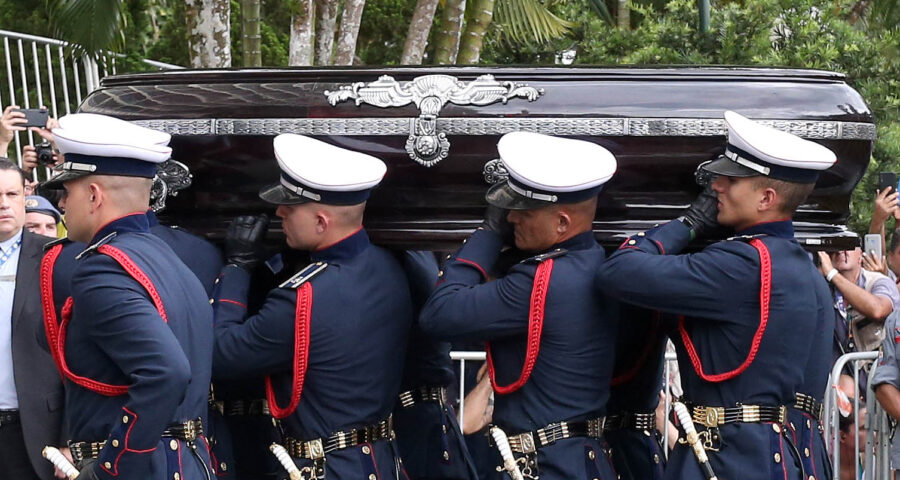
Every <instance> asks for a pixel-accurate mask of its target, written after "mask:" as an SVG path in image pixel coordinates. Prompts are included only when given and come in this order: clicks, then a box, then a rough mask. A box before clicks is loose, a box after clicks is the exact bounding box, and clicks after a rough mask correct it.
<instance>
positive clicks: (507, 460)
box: [491, 427, 524, 480]
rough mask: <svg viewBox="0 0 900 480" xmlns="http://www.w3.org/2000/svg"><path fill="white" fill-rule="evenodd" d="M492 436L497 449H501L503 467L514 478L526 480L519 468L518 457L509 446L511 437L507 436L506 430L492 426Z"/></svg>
mask: <svg viewBox="0 0 900 480" xmlns="http://www.w3.org/2000/svg"><path fill="white" fill-rule="evenodd" d="M491 437H493V438H494V443H495V444H496V445H497V450H500V458H502V459H503V469H504V470H506V473H508V474H509V476H510V478H512V480H524V479H523V477H522V471H521V470H519V465H518V464H517V463H516V457H514V456H513V454H512V448H510V447H509V438H507V436H506V432H504V431H503V430H501V429H500V428H499V427H491Z"/></svg>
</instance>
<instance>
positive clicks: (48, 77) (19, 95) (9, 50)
mask: <svg viewBox="0 0 900 480" xmlns="http://www.w3.org/2000/svg"><path fill="white" fill-rule="evenodd" d="M0 39H2V40H3V42H2V44H0V59H2V61H4V62H5V63H4V65H3V67H4V68H3V71H4V72H5V73H6V85H0V111H2V110H3V109H4V108H6V106H7V105H18V106H20V107H21V108H40V107H43V106H46V107H47V108H48V109H49V111H50V115H51V116H53V117H54V118H59V116H60V115H66V114H68V113H72V112H73V111H75V110H76V109H77V108H78V105H79V104H80V103H81V101H82V99H83V98H84V97H86V96H87V95H88V94H90V93H91V92H92V91H94V90H95V89H96V88H99V86H100V79H102V78H103V77H105V76H106V75H107V74H115V73H116V70H117V68H116V64H117V61H118V60H121V59H122V58H124V56H123V55H119V54H112V53H110V54H107V55H105V57H104V58H103V59H102V61H100V62H97V61H95V60H94V59H91V58H87V57H80V58H76V57H74V56H72V55H71V54H70V53H69V49H68V48H67V47H68V44H67V43H66V42H63V41H60V40H54V39H52V38H44V37H38V36H34V35H28V34H23V33H16V32H10V31H6V30H0ZM142 62H143V63H144V64H146V65H147V66H148V67H150V68H156V69H178V68H182V67H179V66H177V65H170V64H167V63H162V62H155V61H152V60H142ZM35 141H40V140H39V139H37V140H36V136H35V135H34V134H33V133H31V132H19V133H18V134H16V136H15V140H14V143H15V150H16V153H15V154H16V160H17V161H18V163H19V165H21V164H22V147H23V146H24V145H34V143H35ZM5 153H6V152H0V156H2V155H3V154H5Z"/></svg>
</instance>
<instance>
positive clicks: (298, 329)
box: [266, 282, 313, 419]
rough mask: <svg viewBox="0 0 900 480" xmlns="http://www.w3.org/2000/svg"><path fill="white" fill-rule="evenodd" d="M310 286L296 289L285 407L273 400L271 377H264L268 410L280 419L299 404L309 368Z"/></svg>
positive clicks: (306, 284)
mask: <svg viewBox="0 0 900 480" xmlns="http://www.w3.org/2000/svg"><path fill="white" fill-rule="evenodd" d="M312 301H313V291H312V284H311V283H309V282H307V283H304V284H303V285H301V286H300V288H298V289H297V308H296V312H295V317H294V369H293V370H294V372H293V373H294V374H293V380H292V382H291V401H290V403H288V406H287V407H284V408H282V407H279V406H278V401H277V400H276V399H275V390H274V389H273V388H272V377H271V376H269V375H267V376H266V399H267V400H268V401H269V409H270V410H271V411H272V416H273V417H275V418H277V419H282V418H285V417H287V416H288V415H290V414H292V413H294V411H295V410H297V405H299V404H300V397H301V396H302V395H303V381H304V380H305V379H306V369H307V367H308V366H309V363H308V360H309V341H310V338H309V333H310V321H311V320H312Z"/></svg>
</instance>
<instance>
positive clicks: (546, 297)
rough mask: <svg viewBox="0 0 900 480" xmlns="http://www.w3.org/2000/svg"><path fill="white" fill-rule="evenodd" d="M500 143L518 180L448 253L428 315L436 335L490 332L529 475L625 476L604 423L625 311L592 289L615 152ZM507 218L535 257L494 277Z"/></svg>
mask: <svg viewBox="0 0 900 480" xmlns="http://www.w3.org/2000/svg"><path fill="white" fill-rule="evenodd" d="M497 148H498V150H499V153H500V158H501V160H502V162H503V164H504V166H505V167H506V168H507V170H508V171H509V178H508V179H507V180H503V181H501V182H500V183H498V184H495V185H494V186H493V187H491V188H490V190H489V191H488V193H487V195H486V199H487V201H488V203H489V204H490V205H491V207H488V212H487V214H486V218H485V223H484V224H483V225H482V227H481V228H479V229H477V230H476V231H475V233H473V234H472V235H471V236H470V237H469V238H468V240H467V241H466V242H464V243H465V244H464V245H463V246H462V248H460V249H459V251H457V252H456V253H455V254H453V255H452V256H451V258H450V259H448V260H447V262H446V264H445V265H444V270H443V274H442V275H441V280H440V282H439V283H438V286H437V288H436V289H435V291H434V293H433V294H432V295H431V297H430V298H429V300H428V303H427V304H426V306H425V308H424V310H423V311H422V314H421V315H420V317H419V323H420V325H421V326H422V328H423V329H424V330H425V331H426V333H430V334H432V335H434V336H435V337H437V338H442V339H445V340H482V341H487V344H486V349H487V352H488V357H487V359H488V367H489V375H490V376H491V383H492V385H493V388H494V392H495V404H494V413H493V421H494V423H495V424H496V425H497V426H498V427H499V428H500V429H502V430H503V431H504V432H506V434H507V435H508V437H509V440H510V446H511V448H512V452H513V454H514V455H515V456H516V457H517V458H518V462H519V463H518V465H519V467H520V470H521V471H522V473H523V474H524V475H525V476H526V478H535V479H536V478H538V477H540V479H541V480H556V479H566V480H572V479H596V478H600V479H614V478H615V475H614V473H613V470H612V467H611V465H610V462H609V458H608V456H607V451H606V448H605V443H604V441H603V428H604V424H605V419H604V416H605V414H606V402H607V399H608V397H609V383H610V379H611V377H612V368H613V365H612V361H611V359H612V358H613V355H614V347H615V337H616V323H615V322H616V318H617V312H616V311H615V310H616V309H615V305H614V304H612V303H611V302H610V301H608V300H607V299H606V297H604V296H603V295H598V294H597V293H596V292H595V291H594V288H593V272H594V271H595V269H596V268H597V267H598V266H599V264H600V263H601V262H602V261H603V259H604V251H603V249H602V248H601V247H600V246H599V245H598V244H597V242H596V240H595V239H594V234H593V231H592V230H591V223H592V221H593V218H594V215H595V214H596V202H597V200H596V199H597V195H598V193H599V192H600V189H601V187H602V185H603V184H604V183H605V182H606V181H608V180H609V179H610V178H611V177H612V175H613V173H614V172H615V169H616V161H615V158H614V157H613V155H612V154H611V153H610V152H608V151H607V150H606V149H604V148H603V147H601V146H599V145H596V144H593V143H590V142H585V141H580V140H571V139H563V138H556V137H550V136H546V135H540V134H535V133H527V132H514V133H509V134H506V135H504V136H503V137H502V138H501V139H500V142H499V143H498V145H497ZM503 209H510V212H509V215H508V216H507V213H506V211H505V210H503ZM507 218H508V220H509V222H510V223H512V224H513V225H514V226H515V232H514V235H515V244H516V247H518V248H519V249H520V250H524V251H528V252H529V254H530V255H532V256H531V257H529V258H527V259H526V260H524V261H522V262H520V263H518V264H516V265H514V266H513V267H512V268H510V269H509V270H508V271H506V272H505V273H504V274H502V275H500V276H499V278H497V279H496V280H491V278H490V277H489V274H488V272H492V269H493V267H494V265H495V262H497V260H498V257H499V256H500V250H501V248H502V247H503V245H504V242H505V241H508V238H506V237H509V234H510V233H512V232H509V229H510V228H511V227H509V226H508V224H506V223H505V221H506V219H507Z"/></svg>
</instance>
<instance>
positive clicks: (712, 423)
mask: <svg viewBox="0 0 900 480" xmlns="http://www.w3.org/2000/svg"><path fill="white" fill-rule="evenodd" d="M694 421H695V422H697V423H699V424H701V425H705V426H707V427H710V428H714V427H718V426H719V425H721V424H722V423H720V422H724V421H725V408H724V407H694Z"/></svg>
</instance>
